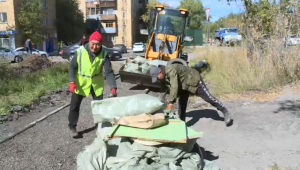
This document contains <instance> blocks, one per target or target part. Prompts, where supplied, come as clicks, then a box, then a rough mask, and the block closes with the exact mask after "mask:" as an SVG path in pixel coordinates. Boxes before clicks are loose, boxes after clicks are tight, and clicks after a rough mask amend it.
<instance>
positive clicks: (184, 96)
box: [178, 78, 227, 121]
mask: <svg viewBox="0 0 300 170" xmlns="http://www.w3.org/2000/svg"><path fill="white" fill-rule="evenodd" d="M189 95H190V92H188V91H184V90H182V91H180V92H179V108H178V114H179V116H180V119H181V120H183V121H185V117H186V107H187V103H188V100H189ZM196 95H197V96H199V97H201V98H202V99H203V100H205V101H206V102H208V103H210V104H211V105H212V106H214V107H215V108H217V109H218V110H220V111H221V112H222V113H225V112H227V109H226V108H225V106H224V105H223V104H222V103H221V102H220V101H219V100H218V99H216V98H215V97H214V96H212V95H211V94H210V93H209V91H208V89H207V87H206V85H205V84H204V81H203V79H202V78H201V79H200V82H199V85H198V89H197V91H196Z"/></svg>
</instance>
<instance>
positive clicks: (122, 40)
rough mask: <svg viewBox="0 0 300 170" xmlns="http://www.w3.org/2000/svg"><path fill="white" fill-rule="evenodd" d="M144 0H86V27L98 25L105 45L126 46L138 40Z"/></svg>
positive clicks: (130, 45)
mask: <svg viewBox="0 0 300 170" xmlns="http://www.w3.org/2000/svg"><path fill="white" fill-rule="evenodd" d="M146 2H147V1H145V0H86V22H87V25H88V27H93V28H95V27H98V29H99V31H100V32H101V34H102V36H103V43H104V45H106V46H109V47H111V46H113V45H114V44H125V46H127V47H132V45H133V44H134V43H135V42H137V41H140V36H139V35H140V33H139V28H140V27H141V26H140V25H141V24H142V20H141V19H140V15H141V13H142V10H144V9H145V3H146Z"/></svg>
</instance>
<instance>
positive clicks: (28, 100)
mask: <svg viewBox="0 0 300 170" xmlns="http://www.w3.org/2000/svg"><path fill="white" fill-rule="evenodd" d="M20 71H22V70H20ZM20 71H16V68H11V67H8V66H2V65H1V66H0V75H1V77H0V81H1V82H0V114H4V113H7V112H8V111H9V109H10V107H11V106H12V105H21V106H30V104H32V103H33V102H37V101H38V100H39V97H41V96H42V95H45V94H46V93H50V92H51V91H54V90H59V89H61V88H63V87H66V86H67V83H68V65H67V64H66V63H60V64H56V65H54V66H53V67H50V68H47V69H45V70H40V71H37V72H34V73H30V74H28V73H27V74H22V72H21V73H20Z"/></svg>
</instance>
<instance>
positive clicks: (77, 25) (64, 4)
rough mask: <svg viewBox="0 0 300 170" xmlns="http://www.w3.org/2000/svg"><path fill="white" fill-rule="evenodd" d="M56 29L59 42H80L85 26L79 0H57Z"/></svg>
mask: <svg viewBox="0 0 300 170" xmlns="http://www.w3.org/2000/svg"><path fill="white" fill-rule="evenodd" d="M56 28H57V36H58V40H59V41H64V42H75V41H79V39H80V38H81V37H82V35H83V34H84V32H85V24H84V20H83V13H82V12H81V11H80V9H79V4H78V1H77V0H56Z"/></svg>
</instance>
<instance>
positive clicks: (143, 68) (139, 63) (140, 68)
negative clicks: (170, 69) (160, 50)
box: [123, 56, 168, 74]
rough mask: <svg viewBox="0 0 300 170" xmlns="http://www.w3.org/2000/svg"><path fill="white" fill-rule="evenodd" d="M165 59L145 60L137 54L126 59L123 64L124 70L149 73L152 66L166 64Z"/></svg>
mask: <svg viewBox="0 0 300 170" xmlns="http://www.w3.org/2000/svg"><path fill="white" fill-rule="evenodd" d="M167 63H168V62H167V61H162V60H152V61H150V60H147V59H145V58H143V57H140V56H137V57H135V58H133V59H128V60H127V61H126V64H125V66H124V69H123V70H124V71H127V72H132V73H140V74H149V73H150V69H151V67H152V66H158V65H164V66H165V65H167Z"/></svg>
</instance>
